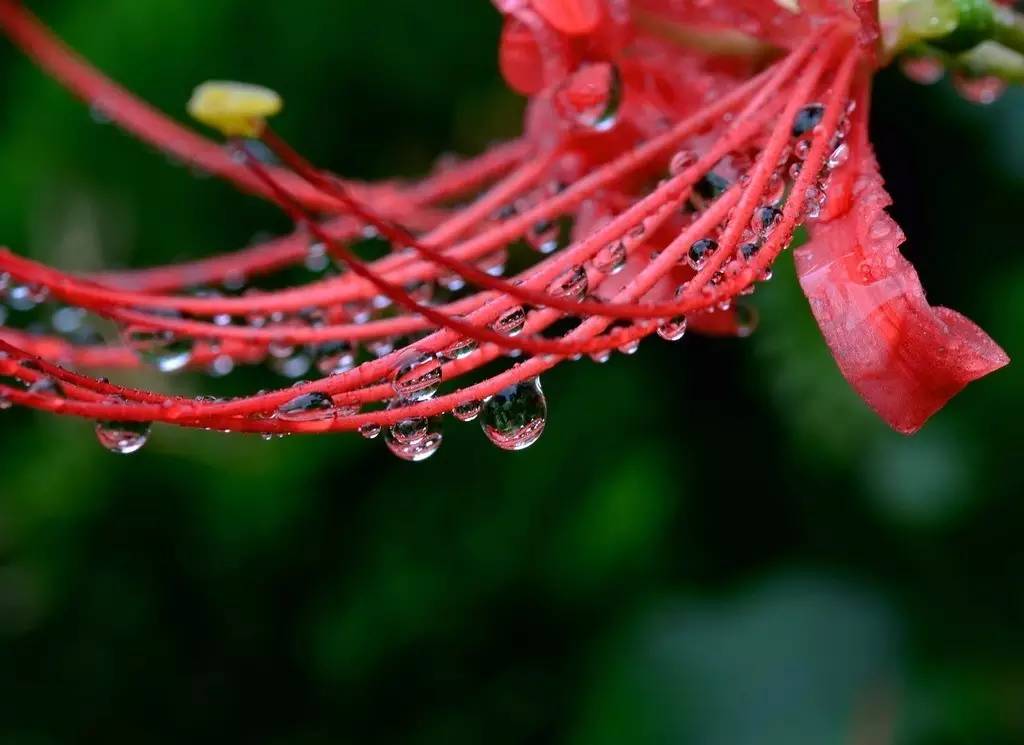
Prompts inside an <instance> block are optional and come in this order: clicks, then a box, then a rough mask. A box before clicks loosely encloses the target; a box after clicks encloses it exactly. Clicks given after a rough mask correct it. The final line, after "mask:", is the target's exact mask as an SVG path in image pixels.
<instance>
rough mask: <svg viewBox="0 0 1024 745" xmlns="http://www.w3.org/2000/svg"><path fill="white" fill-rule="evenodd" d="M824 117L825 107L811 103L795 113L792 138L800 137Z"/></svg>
mask: <svg viewBox="0 0 1024 745" xmlns="http://www.w3.org/2000/svg"><path fill="white" fill-rule="evenodd" d="M824 116H825V105H824V104H820V103H811V104H807V105H806V106H804V107H803V108H802V109H800V111H798V112H796V116H795V117H793V136H794V137H800V136H801V135H804V134H807V133H808V132H810V131H811V130H812V129H814V128H815V127H817V126H818V125H819V124H820V123H821V120H822V118H823V117H824Z"/></svg>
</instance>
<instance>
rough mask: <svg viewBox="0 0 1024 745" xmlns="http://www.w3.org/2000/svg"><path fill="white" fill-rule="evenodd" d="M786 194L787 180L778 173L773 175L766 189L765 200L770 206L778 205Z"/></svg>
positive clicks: (769, 178)
mask: <svg viewBox="0 0 1024 745" xmlns="http://www.w3.org/2000/svg"><path fill="white" fill-rule="evenodd" d="M785 193H786V180H785V179H784V178H783V177H782V174H781V173H779V172H778V171H775V172H773V173H772V175H771V176H769V177H768V183H767V185H766V186H765V189H764V198H765V201H766V202H768V204H771V205H777V204H778V203H779V202H781V201H782V197H783V196H784V195H785Z"/></svg>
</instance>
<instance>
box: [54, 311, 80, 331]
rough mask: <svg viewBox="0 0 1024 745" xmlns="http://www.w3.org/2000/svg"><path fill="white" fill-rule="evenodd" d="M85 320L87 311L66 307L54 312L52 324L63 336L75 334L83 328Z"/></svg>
mask: <svg viewBox="0 0 1024 745" xmlns="http://www.w3.org/2000/svg"><path fill="white" fill-rule="evenodd" d="M84 320H85V311H84V310H83V309H81V308H73V307H71V306H65V307H63V308H58V309H57V310H56V311H54V313H53V316H52V317H51V319H50V324H51V325H52V326H53V329H54V331H58V332H60V333H61V334H73V333H75V332H76V331H78V330H79V329H80V328H81V327H82V322H83V321H84Z"/></svg>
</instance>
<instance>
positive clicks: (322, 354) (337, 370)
mask: <svg viewBox="0 0 1024 745" xmlns="http://www.w3.org/2000/svg"><path fill="white" fill-rule="evenodd" d="M355 363H356V349H355V347H354V346H353V345H352V343H351V342H347V341H330V342H325V343H324V344H321V345H319V346H318V347H317V348H316V369H317V370H319V371H320V374H321V375H339V374H341V373H343V372H348V371H349V370H351V369H352V368H353V366H355Z"/></svg>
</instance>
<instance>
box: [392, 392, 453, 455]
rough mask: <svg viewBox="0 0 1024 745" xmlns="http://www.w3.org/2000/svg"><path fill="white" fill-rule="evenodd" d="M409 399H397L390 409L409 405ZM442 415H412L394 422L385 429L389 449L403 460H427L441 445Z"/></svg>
mask: <svg viewBox="0 0 1024 745" xmlns="http://www.w3.org/2000/svg"><path fill="white" fill-rule="evenodd" d="M409 403H410V402H409V401H402V400H400V399H395V400H393V401H391V403H389V404H388V410H389V411H390V410H392V409H397V408H401V407H404V406H408V405H409ZM442 440H443V436H442V434H441V418H440V417H430V418H429V419H428V418H426V417H410V418H409V419H402V420H399V421H398V422H396V423H395V424H392V425H391V426H390V427H388V428H387V429H385V430H384V443H385V444H386V445H387V446H388V450H390V451H391V452H392V453H394V454H395V455H397V456H398V457H399V458H401V459H402V460H408V461H412V462H414V463H415V462H419V461H421V460H426V459H427V458H429V457H430V456H432V455H433V454H434V453H436V452H437V449H438V448H440V447H441V442H442Z"/></svg>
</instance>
